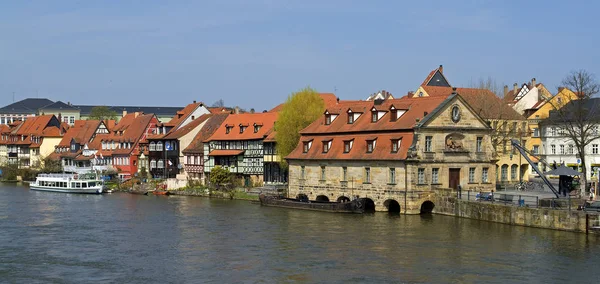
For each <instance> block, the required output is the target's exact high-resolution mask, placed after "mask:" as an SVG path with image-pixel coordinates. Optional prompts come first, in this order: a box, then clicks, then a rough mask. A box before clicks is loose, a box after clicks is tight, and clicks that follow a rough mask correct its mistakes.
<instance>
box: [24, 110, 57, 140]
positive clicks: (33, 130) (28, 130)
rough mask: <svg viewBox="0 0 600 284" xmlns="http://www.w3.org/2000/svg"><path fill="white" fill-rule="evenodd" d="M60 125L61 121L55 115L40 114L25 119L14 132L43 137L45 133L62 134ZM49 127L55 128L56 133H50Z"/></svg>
mask: <svg viewBox="0 0 600 284" xmlns="http://www.w3.org/2000/svg"><path fill="white" fill-rule="evenodd" d="M59 127H60V122H59V121H58V119H57V118H56V117H55V116H54V115H40V116H34V117H28V118H27V119H25V121H23V123H21V124H20V125H19V126H18V128H17V129H16V132H13V134H16V135H25V136H29V135H34V136H38V137H42V136H44V134H46V135H47V136H55V135H57V134H60V129H59ZM47 128H55V129H56V133H55V132H51V133H50V132H49V129H47ZM45 131H46V132H45Z"/></svg>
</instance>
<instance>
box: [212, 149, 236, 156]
mask: <svg viewBox="0 0 600 284" xmlns="http://www.w3.org/2000/svg"><path fill="white" fill-rule="evenodd" d="M243 153H244V150H212V151H211V152H210V154H208V155H209V156H213V157H214V156H237V155H240V154H243Z"/></svg>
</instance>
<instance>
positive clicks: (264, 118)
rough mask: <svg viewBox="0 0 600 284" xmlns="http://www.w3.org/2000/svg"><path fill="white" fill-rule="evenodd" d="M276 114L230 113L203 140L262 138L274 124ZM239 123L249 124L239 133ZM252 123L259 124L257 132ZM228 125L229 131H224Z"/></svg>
mask: <svg viewBox="0 0 600 284" xmlns="http://www.w3.org/2000/svg"><path fill="white" fill-rule="evenodd" d="M277 116H278V113H276V112H265V113H242V114H230V115H229V116H227V118H226V119H225V121H224V122H223V123H222V124H221V126H220V127H219V128H218V129H217V130H216V131H215V133H213V135H212V136H210V137H209V138H208V139H206V140H205V141H204V142H208V141H215V140H258V139H264V138H265V137H267V135H268V133H269V132H270V131H271V129H272V128H273V126H274V125H275V121H276V120H277ZM240 124H242V125H245V124H248V125H249V126H248V127H247V128H246V130H245V131H244V132H243V133H240ZM254 124H257V125H261V126H260V129H259V130H258V132H254ZM228 127H230V128H231V130H230V132H229V133H227V131H226V129H227V128H228Z"/></svg>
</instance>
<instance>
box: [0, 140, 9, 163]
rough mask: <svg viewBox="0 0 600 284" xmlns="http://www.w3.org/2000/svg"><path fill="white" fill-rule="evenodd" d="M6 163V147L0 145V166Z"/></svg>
mask: <svg viewBox="0 0 600 284" xmlns="http://www.w3.org/2000/svg"><path fill="white" fill-rule="evenodd" d="M7 161H8V153H7V147H6V145H4V144H0V165H3V164H5V163H6V162H7Z"/></svg>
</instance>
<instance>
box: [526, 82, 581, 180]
mask: <svg viewBox="0 0 600 284" xmlns="http://www.w3.org/2000/svg"><path fill="white" fill-rule="evenodd" d="M576 99H577V96H576V95H575V93H573V92H572V91H571V90H569V89H567V88H559V92H558V94H556V95H555V96H553V97H552V98H551V99H550V100H548V101H546V102H544V103H543V104H542V105H541V106H540V107H539V108H538V109H537V111H535V112H534V113H532V114H531V115H530V116H528V117H527V121H528V123H529V128H530V129H531V138H530V139H529V140H527V143H526V144H525V145H526V149H528V150H529V151H531V152H532V153H533V154H541V149H542V139H541V132H540V127H539V123H540V122H541V121H542V120H544V119H546V118H548V116H549V115H550V111H551V110H555V109H558V108H561V107H563V106H564V105H566V104H567V103H569V102H570V101H571V100H576ZM531 158H532V160H533V161H537V158H535V157H531ZM527 174H528V175H537V174H536V173H535V172H534V171H533V170H531V169H530V170H529V172H528V173H527Z"/></svg>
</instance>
